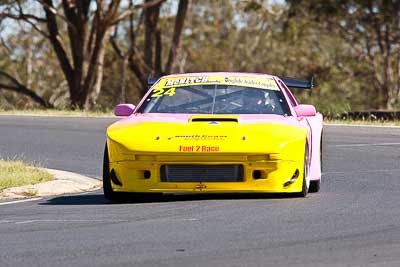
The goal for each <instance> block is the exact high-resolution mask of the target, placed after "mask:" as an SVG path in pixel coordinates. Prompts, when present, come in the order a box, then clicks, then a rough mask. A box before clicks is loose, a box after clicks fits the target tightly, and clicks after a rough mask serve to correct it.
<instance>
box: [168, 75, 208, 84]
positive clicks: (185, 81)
mask: <svg viewBox="0 0 400 267" xmlns="http://www.w3.org/2000/svg"><path fill="white" fill-rule="evenodd" d="M207 82H208V76H200V77H183V78H179V79H171V80H167V81H166V82H165V86H174V85H187V84H201V83H207Z"/></svg>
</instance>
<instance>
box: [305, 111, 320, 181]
mask: <svg viewBox="0 0 400 267" xmlns="http://www.w3.org/2000/svg"><path fill="white" fill-rule="evenodd" d="M307 121H308V123H309V125H310V128H311V143H312V146H311V149H312V151H311V168H310V180H311V181H318V180H320V179H321V174H322V166H321V156H322V155H321V145H322V128H323V117H322V114H320V113H317V114H316V115H315V116H313V117H307Z"/></svg>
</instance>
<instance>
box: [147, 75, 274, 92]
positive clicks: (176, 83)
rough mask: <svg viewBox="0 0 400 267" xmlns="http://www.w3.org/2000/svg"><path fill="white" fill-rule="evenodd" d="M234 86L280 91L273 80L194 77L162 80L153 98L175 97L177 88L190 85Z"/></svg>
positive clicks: (154, 90)
mask: <svg viewBox="0 0 400 267" xmlns="http://www.w3.org/2000/svg"><path fill="white" fill-rule="evenodd" d="M213 84H217V85H233V86H245V87H253V88H260V89H267V90H275V91H279V87H278V85H277V84H276V82H275V80H274V79H272V78H259V77H238V76H193V77H171V78H164V79H161V80H160V81H159V82H158V83H157V84H156V85H155V87H154V89H153V92H152V94H151V97H161V96H174V95H175V90H176V87H182V86H188V85H213Z"/></svg>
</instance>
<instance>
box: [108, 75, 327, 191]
mask: <svg viewBox="0 0 400 267" xmlns="http://www.w3.org/2000/svg"><path fill="white" fill-rule="evenodd" d="M288 87H299V88H311V87H312V81H299V80H293V79H288V78H279V77H277V76H271V75H266V74H249V73H190V74H179V75H169V76H164V77H161V78H159V79H158V80H157V81H155V82H154V83H153V84H152V86H151V88H150V90H149V91H148V93H147V94H146V95H145V96H144V97H143V99H142V100H141V102H140V103H139V104H138V106H137V107H135V106H134V105H132V104H120V105H118V106H117V107H116V108H115V114H116V115H117V116H125V117H126V118H124V119H122V120H120V121H118V122H116V123H114V124H112V125H111V126H109V127H108V129H107V144H106V147H105V153H104V169H103V187H104V196H105V197H106V198H107V199H116V198H117V197H118V196H119V193H121V192H131V193H133V194H142V193H233V192H240V193H256V192H259V193H292V194H293V195H296V196H302V197H304V196H306V194H307V192H308V191H312V192H316V191H319V188H320V181H321V160H320V157H321V153H320V149H321V137H322V115H321V114H319V113H317V112H316V110H315V108H314V107H313V106H311V105H299V104H298V103H297V101H296V100H295V98H294V97H293V95H292V93H291V91H290V90H289V88H288Z"/></svg>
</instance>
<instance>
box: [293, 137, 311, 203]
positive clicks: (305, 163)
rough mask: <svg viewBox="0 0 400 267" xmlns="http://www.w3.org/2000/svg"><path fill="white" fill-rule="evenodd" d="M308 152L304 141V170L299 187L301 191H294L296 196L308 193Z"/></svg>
mask: <svg viewBox="0 0 400 267" xmlns="http://www.w3.org/2000/svg"><path fill="white" fill-rule="evenodd" d="M309 155H310V153H309V150H308V143H306V147H305V151H304V167H303V168H304V171H303V185H302V187H301V192H299V193H296V196H298V197H306V196H307V193H308V188H307V177H308V175H309V174H310V156H309Z"/></svg>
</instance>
